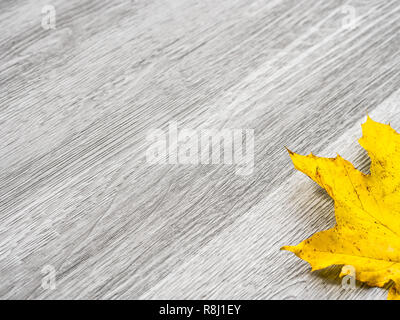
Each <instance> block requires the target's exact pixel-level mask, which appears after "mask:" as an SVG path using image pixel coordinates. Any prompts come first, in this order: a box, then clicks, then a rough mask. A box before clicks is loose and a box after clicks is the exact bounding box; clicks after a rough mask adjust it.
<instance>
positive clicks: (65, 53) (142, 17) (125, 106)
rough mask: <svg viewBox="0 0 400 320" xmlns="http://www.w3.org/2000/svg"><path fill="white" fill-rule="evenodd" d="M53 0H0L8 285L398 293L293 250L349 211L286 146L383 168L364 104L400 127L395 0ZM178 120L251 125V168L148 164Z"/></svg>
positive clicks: (271, 295)
mask: <svg viewBox="0 0 400 320" xmlns="http://www.w3.org/2000/svg"><path fill="white" fill-rule="evenodd" d="M49 2H50V1H47V0H46V1H42V0H39V1H38V0H30V1H29V0H18V1H7V0H2V1H1V2H0V24H1V30H2V32H1V34H0V62H1V64H0V166H1V172H0V277H1V282H0V297H1V298H3V299H11V298H19V299H43V298H56V299H65V298H68V299H80V298H81V299H82V298H102V299H104V298H107V299H108V298H111V299H122V298H129V299H137V298H140V299H145V298H148V299H155V298H165V299H175V298H180V299H186V298H205V299H206V298H212V299H214V298H216V299H227V298H229V299H230V298H232V299H235V298H243V299H366V298H369V299H385V298H386V292H385V290H381V289H376V288H367V287H365V286H361V285H360V284H358V285H357V288H356V289H355V290H349V291H345V290H343V289H342V287H341V281H340V279H339V278H338V272H339V270H340V269H338V268H335V267H333V268H330V269H327V270H323V271H321V272H315V273H310V270H309V266H308V265H307V264H306V263H305V262H303V261H301V260H300V259H298V258H296V257H295V256H294V255H293V254H290V253H288V252H282V251H279V248H280V247H281V246H282V245H288V244H297V243H298V242H299V241H301V240H303V239H305V238H307V237H308V236H310V235H311V234H312V233H314V232H316V231H319V230H323V229H326V228H328V227H330V226H332V225H333V223H334V210H333V204H332V201H331V200H330V199H329V197H328V196H327V195H326V193H325V192H323V191H322V190H321V189H319V188H318V187H317V186H316V185H315V184H314V183H313V182H312V181H310V180H309V179H308V178H307V177H305V176H304V175H302V174H301V173H299V172H296V171H295V170H294V168H293V166H292V164H291V163H290V159H289V157H288V155H287V153H286V151H285V149H284V146H287V147H289V148H290V149H292V150H294V151H296V152H298V153H309V152H311V151H312V152H313V153H315V154H317V155H321V156H332V155H333V156H334V155H335V154H336V152H338V153H340V154H341V155H342V156H344V157H345V158H346V159H349V160H351V161H353V162H354V163H355V164H356V166H357V167H359V168H361V169H362V170H365V171H368V164H369V162H368V157H367V155H366V153H365V152H364V151H363V150H362V149H361V147H360V146H359V145H358V144H357V138H358V137H360V136H361V128H360V125H361V123H362V122H363V121H364V120H365V116H366V114H367V112H368V113H369V114H370V115H371V116H372V117H373V118H374V119H375V120H377V121H381V122H386V123H387V122H391V124H392V125H393V127H394V128H395V129H397V130H400V107H399V98H400V91H397V90H398V88H399V84H400V72H399V68H400V64H399V62H400V58H399V49H400V41H399V29H400V21H399V17H400V3H399V1H398V0H390V1H388V0H376V1H361V0H359V1H350V2H349V1H340V0H332V1H323V0H318V1H310V0H268V1H267V0H266V1H247V0H246V1H245V0H220V1H217V2H216V1H210V0H202V1H195V0H148V1H142V0H136V1H134V0H132V1H128V0H115V1H111V2H107V1H89V0H81V1H75V0H73V1H72V0H70V1H66V0H64V1H62V0H51V3H49ZM48 4H52V5H53V6H54V7H55V9H56V18H57V20H56V29H54V30H52V29H50V30H45V29H43V28H42V26H41V20H42V14H41V10H42V7H43V6H44V5H48ZM349 5H350V6H352V8H355V13H356V18H357V25H356V27H355V28H348V27H344V26H345V25H346V24H345V22H346V20H344V19H346V17H348V16H346V15H348V13H346V12H347V11H346V10H343V8H344V6H345V8H347V7H346V6H349ZM171 121H176V122H177V123H179V126H180V127H183V128H194V129H201V128H214V129H221V128H249V129H254V133H255V167H254V172H253V174H252V175H248V176H240V175H237V174H235V170H234V168H233V167H232V166H226V165H212V166H211V165H210V166H207V165H197V166H195V165H192V166H188V165H168V164H166V165H158V166H157V165H156V166H155V165H150V164H148V162H146V159H145V152H146V148H147V147H148V144H147V142H146V134H147V133H148V132H149V130H151V129H152V128H164V129H165V128H166V127H167V126H168V124H169V123H170V122H171ZM46 266H51V267H53V268H54V269H55V270H56V288H55V289H54V290H51V289H46V288H44V287H43V284H42V282H43V277H44V274H43V270H46V269H44V268H46Z"/></svg>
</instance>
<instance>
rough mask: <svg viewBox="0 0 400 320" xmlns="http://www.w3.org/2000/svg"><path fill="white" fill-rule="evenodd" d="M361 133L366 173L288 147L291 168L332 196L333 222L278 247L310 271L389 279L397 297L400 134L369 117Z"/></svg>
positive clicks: (381, 282) (373, 281)
mask: <svg viewBox="0 0 400 320" xmlns="http://www.w3.org/2000/svg"><path fill="white" fill-rule="evenodd" d="M362 131H363V137H362V138H361V139H360V140H359V143H360V144H361V146H362V147H363V148H364V149H365V150H367V152H368V155H369V157H370V158H371V170H370V171H371V173H370V174H368V175H366V174H363V173H362V172H360V171H358V170H357V169H356V168H354V166H353V165H352V164H351V163H350V162H349V161H346V160H344V159H343V158H342V157H340V156H339V155H338V156H337V157H336V158H332V159H330V158H319V157H316V156H314V155H313V154H310V155H308V156H301V155H298V154H295V153H293V152H291V151H289V153H290V157H291V159H292V161H293V163H294V166H295V168H296V169H297V170H300V171H302V172H303V173H305V174H306V175H308V176H309V177H310V178H311V179H313V180H314V181H315V182H317V183H318V184H319V185H320V186H321V187H322V188H324V189H325V190H326V191H327V192H328V194H329V195H330V196H331V197H332V198H333V199H334V201H335V216H336V225H335V226H334V227H333V228H332V229H329V230H326V231H321V232H318V233H316V234H314V235H313V236H311V237H310V238H309V239H307V240H305V241H303V242H301V243H300V244H298V245H297V246H285V247H283V248H282V250H288V251H291V252H293V253H295V254H296V255H297V256H298V257H299V258H301V259H303V260H305V261H307V262H308V263H309V264H310V265H311V267H312V271H314V270H319V269H323V268H326V267H328V266H331V265H351V266H353V267H354V268H355V270H356V278H357V279H358V280H360V281H362V282H365V283H367V284H368V285H370V286H374V287H375V286H376V287H383V286H385V284H387V283H388V282H391V283H392V286H391V288H390V290H389V295H388V299H396V300H399V299H400V135H399V134H398V133H397V132H396V131H395V130H393V129H392V128H391V127H390V125H385V124H382V123H378V122H375V121H373V120H372V119H371V118H370V117H368V119H367V121H366V123H364V124H363V125H362ZM341 275H342V276H343V275H344V274H343V271H342V274H341Z"/></svg>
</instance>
